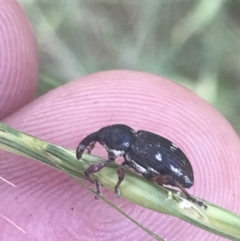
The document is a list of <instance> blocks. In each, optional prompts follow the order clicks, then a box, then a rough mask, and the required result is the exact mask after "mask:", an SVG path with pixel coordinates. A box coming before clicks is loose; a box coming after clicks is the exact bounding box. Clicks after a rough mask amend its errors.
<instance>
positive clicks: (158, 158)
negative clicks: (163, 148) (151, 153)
mask: <svg viewBox="0 0 240 241" xmlns="http://www.w3.org/2000/svg"><path fill="white" fill-rule="evenodd" d="M155 157H156V159H157V160H158V161H160V162H161V161H162V155H161V154H160V153H159V152H158V154H157V155H156V156H155Z"/></svg>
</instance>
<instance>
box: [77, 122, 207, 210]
mask: <svg viewBox="0 0 240 241" xmlns="http://www.w3.org/2000/svg"><path fill="white" fill-rule="evenodd" d="M96 142H99V143H100V144H101V145H102V146H103V147H105V149H106V150H107V152H108V160H107V161H104V162H100V163H96V164H93V165H91V166H89V168H88V169H87V170H86V171H85V175H86V177H87V178H88V180H90V181H91V182H93V181H92V179H91V178H90V175H91V174H92V173H94V172H98V171H100V170H101V169H102V168H103V167H105V166H107V165H108V164H109V163H111V162H114V161H115V159H116V158H117V157H118V156H123V158H124V162H123V163H122V164H121V165H120V166H119V168H118V171H117V173H118V182H117V184H116V186H115V194H116V197H120V192H119V186H120V184H121V182H122V181H123V179H124V167H126V166H128V167H130V168H132V169H133V170H135V171H136V172H138V173H140V174H142V175H143V177H145V178H147V179H148V180H152V181H154V182H156V183H157V184H159V185H171V186H174V187H178V188H179V189H181V190H182V192H183V193H184V194H185V196H186V197H187V199H188V200H191V201H193V202H195V203H197V204H198V205H200V206H204V207H205V208H206V207H207V206H206V205H205V204H204V203H203V202H202V201H199V200H196V199H195V198H193V197H191V196H190V194H189V193H188V192H187V191H186V190H185V188H190V187H191V186H193V183H194V175H193V169H192V166H191V164H190V162H189V160H188V158H187V156H186V155H185V154H184V153H183V152H182V151H181V149H180V148H179V147H178V146H177V145H176V144H174V143H173V142H171V141H170V140H168V139H166V138H164V137H162V136H159V135H156V134H154V133H151V132H148V131H143V130H140V131H137V132H135V131H134V130H133V129H132V128H130V127H129V126H126V125H122V124H116V125H111V126H106V127H103V128H102V129H100V130H99V131H97V132H94V133H92V134H90V135H88V136H87V137H85V138H84V139H83V140H82V141H81V142H80V143H79V145H78V147H77V151H76V155H77V158H78V159H80V158H81V157H82V154H83V152H84V150H85V149H87V150H88V152H89V153H90V152H91V150H92V149H93V148H94V145H95V143H96ZM100 193H101V191H100V185H99V184H98V183H97V194H98V195H99V194H100Z"/></svg>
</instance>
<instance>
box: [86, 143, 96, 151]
mask: <svg viewBox="0 0 240 241" xmlns="http://www.w3.org/2000/svg"><path fill="white" fill-rule="evenodd" d="M95 144H96V141H94V142H92V143H90V145H88V146H87V147H86V149H87V153H88V154H91V151H92V149H93V148H94V147H95Z"/></svg>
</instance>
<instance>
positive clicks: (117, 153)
mask: <svg viewBox="0 0 240 241" xmlns="http://www.w3.org/2000/svg"><path fill="white" fill-rule="evenodd" d="M110 152H112V153H113V154H114V155H115V156H122V155H123V154H124V153H125V152H124V151H119V150H110Z"/></svg>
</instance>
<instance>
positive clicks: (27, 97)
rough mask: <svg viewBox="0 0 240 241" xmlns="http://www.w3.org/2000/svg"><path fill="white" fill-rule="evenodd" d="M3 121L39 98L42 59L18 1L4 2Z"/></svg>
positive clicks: (0, 70) (0, 115)
mask: <svg viewBox="0 0 240 241" xmlns="http://www.w3.org/2000/svg"><path fill="white" fill-rule="evenodd" d="M0 16H1V18H0V25H1V40H2V41H0V52H1V68H0V79H1V88H0V98H1V101H0V109H1V112H0V119H2V118H4V117H6V116H8V115H10V114H11V113H13V112H14V111H16V110H17V109H19V108H21V107H22V106H24V105H25V104H27V103H28V102H30V101H31V100H32V99H33V98H34V97H35V91H36V86H37V80H38V58H37V47H36V42H35V38H34V35H33V32H32V28H31V25H30V22H29V20H28V19H27V17H26V14H25V13H24V11H23V9H22V8H21V7H20V5H19V4H18V3H17V2H16V1H15V0H2V1H1V8H0Z"/></svg>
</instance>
